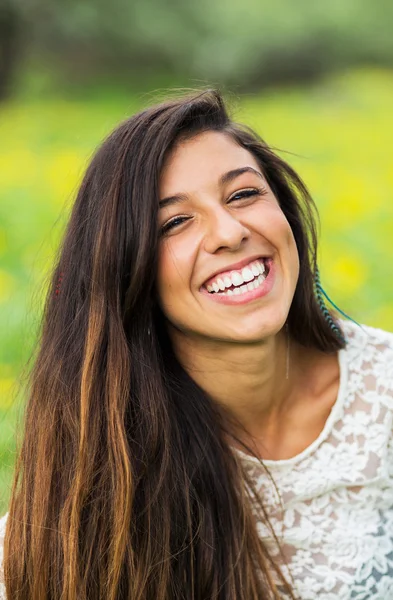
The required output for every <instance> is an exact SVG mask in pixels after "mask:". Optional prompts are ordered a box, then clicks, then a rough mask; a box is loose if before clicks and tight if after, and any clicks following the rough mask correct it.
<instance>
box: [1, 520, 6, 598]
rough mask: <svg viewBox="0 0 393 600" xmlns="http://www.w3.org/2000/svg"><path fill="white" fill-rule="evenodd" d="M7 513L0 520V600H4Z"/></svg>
mask: <svg viewBox="0 0 393 600" xmlns="http://www.w3.org/2000/svg"><path fill="white" fill-rule="evenodd" d="M7 518H8V513H7V514H5V515H4V516H3V517H1V518H0V600H6V595H5V586H4V574H3V557H4V537H5V530H6V526H7Z"/></svg>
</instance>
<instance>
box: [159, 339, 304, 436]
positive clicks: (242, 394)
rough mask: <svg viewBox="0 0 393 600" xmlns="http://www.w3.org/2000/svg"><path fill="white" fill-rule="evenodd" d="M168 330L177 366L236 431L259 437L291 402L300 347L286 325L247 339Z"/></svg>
mask: <svg viewBox="0 0 393 600" xmlns="http://www.w3.org/2000/svg"><path fill="white" fill-rule="evenodd" d="M170 335H171V339H172V343H173V345H174V349H175V352H176V355H177V357H178V359H179V360H180V362H181V364H182V366H183V367H184V368H185V370H186V371H187V372H188V373H189V375H190V376H191V377H192V378H193V379H194V381H196V383H197V384H198V385H199V386H200V387H201V388H202V389H203V390H204V391H205V392H207V394H209V396H210V397H212V398H213V399H214V400H215V401H216V402H217V403H218V404H219V405H220V407H221V408H222V409H223V413H224V414H225V415H226V416H228V418H229V420H230V421H231V423H232V426H234V427H235V432H236V433H237V434H238V435H241V433H240V432H241V431H242V430H243V431H244V430H246V432H247V435H248V436H251V437H254V438H258V437H260V436H261V432H263V431H264V430H265V429H266V427H267V426H271V425H272V423H274V422H277V423H278V422H279V421H280V415H282V414H283V412H285V411H286V409H287V408H288V407H289V406H290V405H291V403H293V401H294V391H295V390H296V389H299V387H300V381H299V373H300V372H301V371H302V369H301V366H300V363H301V361H302V360H303V359H302V357H303V352H302V347H300V346H299V345H297V344H295V343H293V342H292V341H290V340H289V337H288V335H287V331H286V328H283V329H282V330H281V331H280V332H279V333H277V334H276V335H274V336H271V337H269V338H267V339H264V340H261V341H259V342H257V343H252V344H240V343H233V342H225V341H218V340H217V341H215V340H209V339H206V338H196V337H195V338H194V337H191V336H188V335H185V334H184V333H182V332H180V331H178V330H174V329H172V330H171V331H170ZM289 350H290V352H289V353H288V351H289ZM288 357H289V359H290V360H289V364H288ZM288 367H289V369H288ZM234 424H236V425H234ZM242 437H243V438H244V436H242Z"/></svg>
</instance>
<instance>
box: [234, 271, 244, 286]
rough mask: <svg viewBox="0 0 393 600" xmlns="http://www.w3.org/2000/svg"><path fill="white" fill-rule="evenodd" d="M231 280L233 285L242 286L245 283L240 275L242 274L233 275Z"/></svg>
mask: <svg viewBox="0 0 393 600" xmlns="http://www.w3.org/2000/svg"><path fill="white" fill-rule="evenodd" d="M231 279H232V284H233V285H241V284H242V283H244V279H243V277H242V276H241V275H240V273H232V275H231Z"/></svg>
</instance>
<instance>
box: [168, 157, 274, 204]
mask: <svg viewBox="0 0 393 600" xmlns="http://www.w3.org/2000/svg"><path fill="white" fill-rule="evenodd" d="M243 173H253V174H254V175H258V177H260V178H261V179H262V180H263V175H262V173H260V172H259V171H257V170H256V169H254V168H253V167H240V168H239V169H232V170H231V171H228V172H227V173H224V175H221V177H220V180H219V181H220V185H226V184H228V183H231V181H233V180H234V179H236V178H237V177H239V176H240V175H243ZM186 200H187V194H175V195H174V196H168V197H167V198H163V199H162V200H160V201H159V203H158V204H159V208H165V206H169V205H170V204H178V203H179V202H185V201H186Z"/></svg>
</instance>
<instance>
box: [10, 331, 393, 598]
mask: <svg viewBox="0 0 393 600" xmlns="http://www.w3.org/2000/svg"><path fill="white" fill-rule="evenodd" d="M341 324H342V326H343V329H344V332H345V334H346V337H347V339H348V342H349V343H348V345H347V347H346V348H345V349H343V350H341V351H340V352H339V364H340V387H339V393H338V397H337V400H336V402H335V404H334V406H333V408H332V410H331V413H330V415H329V417H328V419H327V421H326V423H325V427H324V429H323V431H322V432H321V434H320V435H319V436H318V438H317V439H316V440H315V441H314V442H313V443H312V444H311V445H310V446H308V447H307V448H306V449H305V450H304V451H303V452H301V453H300V454H298V455H297V456H294V457H293V458H290V459H288V460H278V461H271V460H265V461H264V464H265V466H266V467H267V468H268V470H269V472H270V474H271V475H272V476H273V478H274V481H275V484H276V486H277V490H278V492H279V494H280V497H281V504H280V501H279V499H278V497H277V491H276V489H275V487H274V485H273V484H272V483H271V481H270V479H269V477H268V476H267V474H266V472H265V470H264V468H263V467H262V466H261V464H260V463H259V461H258V460H257V459H255V458H253V457H252V456H249V455H247V454H245V453H243V452H241V451H240V450H236V449H235V451H236V452H237V453H238V455H239V456H240V458H241V460H242V461H243V462H244V465H245V467H246V469H247V471H248V472H249V474H250V475H251V476H252V477H253V480H254V481H255V482H256V484H257V488H258V489H259V490H260V491H261V494H262V497H263V499H264V502H265V506H266V508H267V510H268V513H269V515H270V520H271V522H272V525H273V527H274V529H275V531H276V533H277V536H278V538H279V541H280V543H281V547H282V548H283V551H284V553H285V556H286V559H287V565H288V566H287V567H286V568H284V572H285V573H286V574H287V576H290V575H291V576H292V580H293V585H294V589H295V593H297V595H298V596H299V598H300V599H301V600H317V599H318V600H389V599H393V434H392V433H393V432H392V428H393V334H392V333H387V332H385V331H382V330H380V329H374V328H372V327H367V326H362V328H360V327H358V326H356V325H355V324H353V323H351V322H350V321H342V322H341ZM5 525H6V516H5V517H3V519H1V520H0V561H1V562H2V547H3V543H2V541H3V536H4V530H5ZM259 533H260V535H261V536H262V537H263V539H264V540H265V541H266V542H267V543H268V544H269V546H270V547H271V551H272V552H273V554H274V553H275V552H276V549H275V544H274V542H273V539H272V536H271V534H270V533H269V531H268V529H267V528H266V527H265V526H264V525H263V524H262V523H259ZM0 581H1V573H0ZM5 598H6V596H5V592H4V587H3V585H2V584H0V600H5ZM283 598H285V596H284V594H283Z"/></svg>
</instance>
